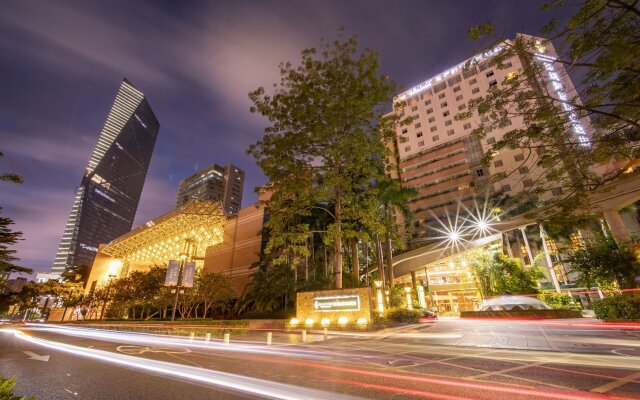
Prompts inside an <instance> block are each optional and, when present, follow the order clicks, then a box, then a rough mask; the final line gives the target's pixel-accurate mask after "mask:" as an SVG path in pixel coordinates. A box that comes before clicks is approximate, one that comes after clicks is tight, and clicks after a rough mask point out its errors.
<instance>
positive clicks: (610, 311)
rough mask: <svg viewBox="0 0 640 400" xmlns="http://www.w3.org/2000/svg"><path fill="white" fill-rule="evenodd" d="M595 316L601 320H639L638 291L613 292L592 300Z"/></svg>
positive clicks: (639, 301) (639, 300)
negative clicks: (600, 298)
mask: <svg viewBox="0 0 640 400" xmlns="http://www.w3.org/2000/svg"><path fill="white" fill-rule="evenodd" d="M592 307H593V312H595V314H596V318H598V319H601V320H603V321H640V293H638V292H627V293H620V294H615V295H613V296H609V297H606V298H604V299H602V300H596V301H594V302H593V305H592Z"/></svg>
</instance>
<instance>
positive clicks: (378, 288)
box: [373, 281, 384, 317]
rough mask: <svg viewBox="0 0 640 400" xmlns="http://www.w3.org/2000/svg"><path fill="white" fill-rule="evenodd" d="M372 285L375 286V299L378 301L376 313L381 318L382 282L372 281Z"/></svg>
mask: <svg viewBox="0 0 640 400" xmlns="http://www.w3.org/2000/svg"><path fill="white" fill-rule="evenodd" d="M373 284H374V285H376V299H377V301H378V312H379V313H380V316H381V317H382V316H383V315H384V304H383V301H382V281H373Z"/></svg>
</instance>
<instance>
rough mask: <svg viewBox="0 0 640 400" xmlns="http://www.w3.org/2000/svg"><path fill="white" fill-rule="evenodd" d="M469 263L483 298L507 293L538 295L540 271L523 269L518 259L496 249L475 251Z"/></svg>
mask: <svg viewBox="0 0 640 400" xmlns="http://www.w3.org/2000/svg"><path fill="white" fill-rule="evenodd" d="M468 263H469V266H470V269H471V271H472V274H473V279H474V280H475V283H476V287H477V288H478V291H479V292H480V295H481V296H482V297H483V298H486V297H491V296H496V295H500V294H505V293H508V294H533V293H538V287H537V285H536V280H537V279H538V278H540V277H541V274H540V273H539V271H538V270H535V269H532V270H525V269H523V268H522V267H521V266H520V261H519V260H518V259H515V258H510V257H507V256H505V255H504V254H502V252H500V251H498V250H497V249H496V248H489V249H487V250H485V249H481V250H477V251H475V252H474V254H473V255H472V256H471V258H470V260H469V261H468Z"/></svg>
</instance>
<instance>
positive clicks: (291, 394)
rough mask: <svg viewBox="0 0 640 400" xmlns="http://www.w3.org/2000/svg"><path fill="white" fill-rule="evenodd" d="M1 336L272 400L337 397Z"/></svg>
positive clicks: (19, 334)
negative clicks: (271, 399)
mask: <svg viewBox="0 0 640 400" xmlns="http://www.w3.org/2000/svg"><path fill="white" fill-rule="evenodd" d="M0 332H5V333H10V334H14V335H15V337H16V338H18V339H21V340H24V341H26V342H29V343H32V344H35V345H38V346H42V347H46V348H49V349H52V350H57V351H62V352H65V353H69V354H73V355H76V356H79V357H85V358H91V359H94V360H99V361H103V362H107V363H112V364H116V365H121V366H125V367H130V368H134V369H138V370H143V371H148V372H152V373H159V374H163V375H167V376H171V377H174V378H180V379H185V380H190V381H195V382H201V383H205V384H210V385H215V386H219V387H224V388H227V389H232V390H237V391H240V392H244V393H250V394H253V395H258V396H264V397H269V398H273V399H287V400H306V399H330V398H335V397H336V394H335V393H330V392H326V391H322V390H316V389H306V388H302V387H298V386H293V385H288V384H284V383H277V382H270V381H266V380H263V379H257V378H250V377H246V376H242V375H236V374H230V373H226V372H219V371H212V370H208V369H204V368H197V367H192V366H188V365H180V364H173V363H169V362H164V361H156V360H151V359H147V358H139V357H132V356H127V355H123V354H117V353H111V352H108V351H103V350H96V349H91V348H84V347H78V346H73V345H70V344H66V343H58V342H53V341H49V340H45V339H39V338H34V337H31V336H29V335H27V334H25V333H23V332H21V331H18V330H15V329H3V330H0ZM340 398H341V399H356V397H352V396H347V395H344V394H340Z"/></svg>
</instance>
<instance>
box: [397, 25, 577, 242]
mask: <svg viewBox="0 0 640 400" xmlns="http://www.w3.org/2000/svg"><path fill="white" fill-rule="evenodd" d="M525 38H527V39H529V40H541V39H537V38H534V37H530V36H525ZM500 50H501V49H500V47H496V48H494V49H493V50H491V51H489V52H487V53H485V54H481V55H478V56H476V57H474V58H473V59H472V60H465V61H463V62H461V63H459V64H457V65H455V66H453V67H451V68H449V69H448V70H447V71H444V72H443V73H441V74H439V75H437V76H435V77H432V78H430V79H427V80H426V81H424V82H422V83H420V84H418V85H416V86H415V87H413V88H411V89H409V90H407V91H405V92H403V93H400V94H398V95H397V96H396V97H395V101H405V102H406V106H405V107H404V110H402V111H401V112H402V113H403V115H405V116H413V121H412V122H411V124H410V125H409V126H399V127H398V128H397V135H396V141H395V142H394V143H393V147H394V148H395V152H396V161H397V163H398V169H397V173H398V174H399V175H400V176H399V177H400V179H401V180H402V182H403V185H404V186H407V187H413V188H416V189H417V190H418V195H417V196H416V197H415V198H413V199H412V200H411V201H410V204H409V207H410V209H411V210H412V211H413V212H414V214H415V218H416V227H415V230H414V242H417V243H419V242H421V241H429V240H430V238H433V237H434V236H439V235H441V233H438V232H437V231H436V230H433V229H430V227H433V226H437V225H438V222H437V219H440V220H441V221H446V220H447V217H449V218H451V217H453V216H454V215H453V214H455V213H456V211H457V209H458V204H462V205H464V206H467V207H469V208H472V207H473V206H474V202H476V201H478V202H482V201H484V198H480V197H484V196H485V195H486V193H485V191H486V190H488V191H489V192H491V193H498V192H500V193H502V194H503V195H507V196H509V195H513V194H515V193H520V192H523V191H526V190H528V189H530V188H531V187H532V186H533V185H534V182H537V181H539V177H540V174H541V171H540V170H539V169H538V168H537V167H536V165H535V160H536V159H537V157H527V156H526V152H525V151H524V150H520V149H504V150H501V151H500V153H499V154H494V157H493V160H492V161H491V164H490V165H489V166H488V167H483V166H482V165H481V159H482V157H483V155H484V154H485V153H486V152H487V151H489V150H490V149H491V147H492V145H493V144H494V143H495V142H496V141H498V140H500V139H501V138H502V137H503V136H504V135H505V134H506V133H507V132H509V131H511V130H514V129H518V128H522V127H523V126H524V122H523V119H522V117H514V118H511V119H508V120H507V121H506V124H505V125H506V126H505V127H504V128H500V129H494V130H493V131H491V132H489V133H488V134H487V136H486V137H485V138H483V139H482V140H481V139H479V138H478V137H477V136H475V135H471V132H472V130H473V129H474V128H477V127H478V126H479V124H481V123H483V122H487V120H484V121H483V120H481V119H480V117H479V116H478V115H477V114H476V115H474V116H473V117H471V118H467V119H460V120H456V115H458V114H460V113H463V112H466V111H468V110H467V103H468V102H469V100H471V99H475V98H479V97H481V96H485V95H486V94H487V93H488V92H489V91H490V90H491V89H492V88H493V87H495V86H497V85H501V84H502V83H503V82H504V81H505V78H507V77H509V76H513V75H514V74H519V73H521V72H522V71H523V68H524V66H523V63H524V61H523V60H521V59H520V58H519V57H518V56H513V57H511V58H509V59H507V60H504V61H503V64H504V66H505V67H506V68H503V69H498V68H497V66H496V65H494V61H493V57H492V56H494V55H495V54H497V52H499V51H500ZM539 51H540V54H539V55H537V56H536V58H535V59H536V62H541V63H543V65H544V67H545V68H544V69H545V71H546V73H547V74H548V76H547V77H545V79H546V80H547V83H546V84H547V88H546V89H545V90H550V91H553V90H555V91H556V93H555V94H556V95H557V96H558V97H559V98H562V97H563V96H569V98H571V97H572V96H575V89H574V86H573V84H572V83H571V81H570V80H569V78H568V76H567V74H566V73H564V70H563V68H562V66H561V65H559V64H558V63H554V62H552V61H551V60H553V58H554V57H556V53H555V50H554V49H553V47H552V45H551V44H547V45H545V48H542V46H539ZM469 61H471V63H469ZM469 65H470V66H469ZM467 66H468V67H467ZM532 84H535V85H538V86H539V87H540V86H542V85H541V83H540V82H537V83H532ZM483 118H484V117H483ZM587 126H588V121H577V120H576V121H575V124H574V127H573V128H574V133H575V135H576V137H577V139H578V140H579V141H581V142H582V141H584V142H585V144H588V140H589V139H588V131H587V129H588V128H587ZM401 138H402V139H401ZM508 174H509V175H508ZM496 176H501V177H506V178H504V179H499V180H496V181H492V177H496ZM481 188H482V190H481ZM560 194H561V189H559V188H558V189H553V188H551V189H550V190H549V193H548V196H557V195H560Z"/></svg>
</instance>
